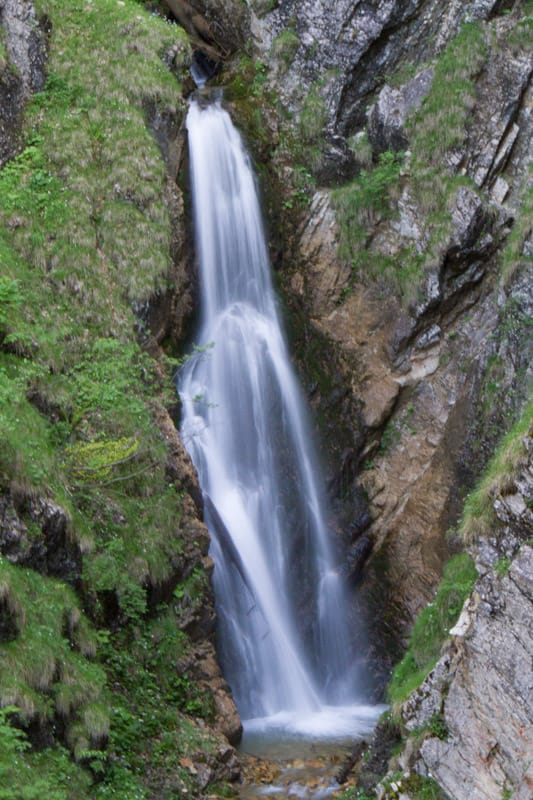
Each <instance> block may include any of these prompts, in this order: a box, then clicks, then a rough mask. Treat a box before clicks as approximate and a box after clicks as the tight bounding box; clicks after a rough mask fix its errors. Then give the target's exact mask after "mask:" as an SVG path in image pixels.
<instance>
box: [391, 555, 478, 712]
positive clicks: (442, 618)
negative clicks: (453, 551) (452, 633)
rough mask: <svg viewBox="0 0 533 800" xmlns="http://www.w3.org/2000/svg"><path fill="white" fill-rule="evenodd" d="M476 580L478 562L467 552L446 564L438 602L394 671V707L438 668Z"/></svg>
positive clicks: (425, 614)
mask: <svg viewBox="0 0 533 800" xmlns="http://www.w3.org/2000/svg"><path fill="white" fill-rule="evenodd" d="M476 578H477V571H476V568H475V566H474V562H473V561H472V559H471V558H470V556H469V555H467V554H466V553H462V554H460V555H457V556H454V557H453V558H451V559H450V561H448V563H447V564H446V566H445V568H444V573H443V576H442V580H441V583H440V585H439V588H438V590H437V594H436V596H435V599H434V601H433V602H432V603H430V604H429V605H428V606H426V608H425V609H424V610H423V611H422V612H421V614H420V616H419V617H418V619H417V620H416V622H415V624H414V627H413V631H412V633H411V637H410V640H409V647H408V650H407V652H406V654H405V656H404V657H403V659H402V661H400V663H399V664H398V665H397V666H396V667H395V668H394V673H393V676H392V680H391V683H390V686H389V697H390V700H391V702H392V703H393V704H394V705H399V704H401V703H403V702H404V701H405V700H406V699H407V697H408V696H409V695H410V694H411V692H412V691H414V689H416V688H417V686H419V685H420V683H421V682H422V681H423V680H424V678H425V677H426V675H427V674H428V673H429V672H430V670H431V669H432V668H433V667H434V666H435V664H436V662H437V661H438V658H439V656H440V652H441V648H442V645H443V643H444V641H445V640H446V637H447V635H448V631H449V630H450V628H451V627H453V625H454V624H455V622H456V621H457V618H458V617H459V614H460V611H461V609H462V607H463V603H464V601H465V600H466V598H467V597H468V595H469V594H470V592H471V590H472V587H473V585H474V583H475V581H476Z"/></svg>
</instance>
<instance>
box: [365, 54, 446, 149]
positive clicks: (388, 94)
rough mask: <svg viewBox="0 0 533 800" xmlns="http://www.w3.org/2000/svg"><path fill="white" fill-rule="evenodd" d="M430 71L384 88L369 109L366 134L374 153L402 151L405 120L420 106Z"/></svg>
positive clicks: (404, 139) (425, 91) (431, 77)
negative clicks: (405, 81)
mask: <svg viewBox="0 0 533 800" xmlns="http://www.w3.org/2000/svg"><path fill="white" fill-rule="evenodd" d="M433 74H434V70H433V69H432V68H428V69H425V70H422V72H419V73H418V75H416V76H415V77H414V78H413V79H412V80H410V81H409V82H408V83H406V84H405V85H404V86H401V87H400V88H399V89H393V88H391V87H390V86H387V85H386V86H384V87H383V89H382V90H381V92H380V93H379V95H378V99H377V102H376V103H375V104H374V105H373V106H372V107H371V109H370V111H369V112H368V136H369V139H370V141H371V143H372V147H373V149H374V150H375V151H376V152H378V153H382V152H384V151H385V150H405V149H406V148H407V147H408V139H407V135H406V133H405V130H404V125H405V120H406V119H407V116H408V114H409V113H412V112H413V111H416V110H418V109H419V108H420V106H421V105H422V101H423V99H424V97H425V96H426V95H427V93H428V91H429V88H430V86H431V81H432V80H433Z"/></svg>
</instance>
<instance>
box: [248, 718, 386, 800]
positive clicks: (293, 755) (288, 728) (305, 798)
mask: <svg viewBox="0 0 533 800" xmlns="http://www.w3.org/2000/svg"><path fill="white" fill-rule="evenodd" d="M385 709H386V706H384V705H380V706H364V705H358V706H346V707H341V708H339V707H328V708H323V709H321V711H319V712H316V713H312V714H308V715H293V714H277V715H275V716H273V717H265V718H262V719H254V720H245V721H244V722H243V727H244V734H243V739H242V742H241V745H240V748H239V749H240V757H241V760H242V764H243V778H244V782H243V785H242V786H241V788H240V791H239V794H240V796H241V798H243V800H253V799H254V798H261V797H264V798H267V800H282V798H283V799H284V798H298V799H299V800H325V798H329V797H332V798H333V797H335V796H337V795H338V794H340V793H341V792H342V791H344V790H345V789H346V788H347V787H348V786H349V785H350V783H352V784H353V778H354V776H352V780H351V781H350V779H348V781H347V782H346V783H344V784H343V785H342V786H341V785H339V783H338V781H337V777H338V775H339V771H340V770H341V769H342V767H343V765H344V764H345V763H346V761H347V759H349V758H350V756H351V754H352V753H353V751H354V747H355V746H356V745H357V743H358V742H360V740H361V739H368V738H369V736H370V735H371V733H372V731H373V729H374V726H375V724H376V721H377V719H378V717H379V716H380V714H381V713H382V712H383V711H384V710H385Z"/></svg>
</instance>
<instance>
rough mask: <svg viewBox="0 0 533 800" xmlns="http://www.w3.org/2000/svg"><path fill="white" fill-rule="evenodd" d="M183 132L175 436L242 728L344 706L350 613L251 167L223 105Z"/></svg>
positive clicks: (349, 673)
mask: <svg viewBox="0 0 533 800" xmlns="http://www.w3.org/2000/svg"><path fill="white" fill-rule="evenodd" d="M187 128H188V136H189V153H190V164H191V168H190V169H191V184H192V195H193V203H194V220H195V235H196V247H197V255H198V262H199V273H200V276H199V277H200V292H201V304H200V314H201V320H200V328H199V332H198V334H197V337H196V341H197V345H198V346H197V347H196V349H195V352H194V353H193V354H192V356H191V357H190V359H189V360H188V361H187V362H186V363H185V365H184V366H183V367H182V369H181V370H180V373H179V376H178V390H179V394H180V397H181V401H182V410H183V412H182V428H181V433H182V437H183V440H184V442H185V445H186V447H187V449H188V451H189V453H190V455H191V457H192V460H193V462H194V465H195V467H196V469H197V471H198V476H199V481H200V486H201V489H202V492H203V496H204V510H205V520H206V523H207V526H208V528H209V531H210V534H211V540H212V545H211V555H212V558H213V560H214V563H215V569H214V575H213V582H214V590H215V597H216V607H217V617H218V651H219V656H220V659H221V663H222V667H223V670H224V674H225V676H226V679H227V680H228V683H229V684H230V686H231V688H232V690H233V693H234V697H235V699H236V703H237V707H238V709H239V712H240V714H241V717H243V718H244V719H245V720H246V719H252V718H263V717H273V716H275V715H279V714H289V715H293V716H294V715H295V716H300V717H309V715H312V714H315V713H317V712H320V711H321V710H323V709H324V708H325V707H331V706H341V705H343V704H344V705H346V704H349V703H352V702H353V701H354V696H355V688H354V668H353V653H352V652H351V648H350V644H349V628H348V624H347V619H346V613H347V612H346V607H347V603H346V600H345V597H344V588H343V584H342V580H341V578H340V576H339V575H338V574H337V571H336V568H335V557H334V553H333V548H332V544H331V537H330V535H329V532H328V528H327V525H326V523H325V519H324V516H325V513H324V498H323V496H322V489H321V478H320V475H319V471H318V469H317V465H316V457H315V453H314V452H313V445H312V436H311V434H310V430H309V425H308V421H307V412H306V408H305V403H304V402H303V398H302V396H301V393H300V389H299V387H298V384H297V381H296V378H295V375H294V373H293V370H292V367H291V364H290V359H289V354H288V352H287V346H286V343H285V341H284V337H283V333H282V328H281V325H280V319H279V314H278V311H277V307H276V299H275V294H274V291H273V286H272V280H271V275H270V266H269V260H268V254H267V250H266V244H265V236H264V231H263V225H262V217H261V209H260V206H259V200H258V196H257V192H256V186H255V179H254V175H253V171H252V168H251V164H250V159H249V157H248V155H247V153H246V150H245V148H244V146H243V143H242V140H241V138H240V136H239V134H238V132H237V130H236V129H235V127H234V126H233V124H232V122H231V119H230V117H229V115H228V113H227V112H226V111H225V110H224V109H223V108H222V106H221V103H220V100H219V99H218V100H214V101H213V100H212V101H210V102H208V103H206V102H205V101H201V100H193V101H192V102H191V105H190V109H189V113H188V118H187Z"/></svg>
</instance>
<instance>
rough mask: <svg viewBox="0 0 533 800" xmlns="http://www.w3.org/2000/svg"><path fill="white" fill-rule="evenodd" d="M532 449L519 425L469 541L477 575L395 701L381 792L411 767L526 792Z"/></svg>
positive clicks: (490, 792) (458, 784)
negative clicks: (395, 740) (444, 636)
mask: <svg viewBox="0 0 533 800" xmlns="http://www.w3.org/2000/svg"><path fill="white" fill-rule="evenodd" d="M532 453H533V448H532V440H531V438H530V436H527V435H526V436H525V437H524V438H523V440H522V442H521V444H520V456H519V462H520V463H519V465H518V469H517V471H516V472H515V473H514V475H513V477H512V480H511V481H510V482H509V481H508V482H507V483H506V485H505V486H502V485H500V487H499V488H498V489H493V490H492V492H491V511H492V513H491V517H490V522H489V523H488V525H489V527H490V529H489V530H488V531H487V533H486V535H485V536H483V537H482V538H481V539H480V541H479V542H478V543H477V544H476V546H475V560H476V567H477V570H478V572H479V576H480V577H479V579H478V581H477V583H476V585H475V587H474V590H473V593H472V595H471V596H470V598H469V599H468V600H467V602H466V603H465V606H464V608H463V611H462V613H461V616H460V617H459V619H458V621H457V623H456V624H455V625H454V627H453V628H452V629H451V631H450V639H449V641H448V642H447V644H446V646H445V648H444V649H443V654H442V656H441V658H440V660H439V661H438V663H437V664H436V666H435V668H434V669H433V670H432V671H431V672H430V674H429V675H428V677H427V678H426V679H425V680H424V682H423V683H422V684H421V685H420V687H419V688H418V689H417V690H416V691H415V692H414V693H413V694H412V695H411V696H410V697H409V699H408V700H407V702H406V703H405V704H404V705H403V707H402V710H401V714H402V719H403V723H404V724H405V727H406V729H407V731H408V732H410V736H408V738H407V744H406V746H405V748H404V751H403V753H402V755H401V756H400V757H399V758H398V762H397V766H398V767H399V768H400V769H401V770H402V773H403V776H402V778H400V779H399V780H398V781H397V786H398V791H397V792H396V793H395V791H392V790H390V788H387V789H386V790H384V791H383V792H382V796H383V797H387V798H392V797H396V796H397V794H398V793H400V792H402V791H403V790H405V789H407V796H408V797H409V796H411V793H410V792H409V790H408V787H409V781H410V774H411V773H412V772H415V773H416V774H418V775H422V776H431V777H432V778H433V779H434V780H436V781H437V782H438V784H439V785H440V786H441V787H443V789H444V790H445V791H446V793H447V794H448V795H449V796H450V797H452V798H454V800H463V798H473V799H474V800H500V798H501V797H506V796H509V797H513V798H517V800H525V799H526V798H528V797H530V796H531V791H532V788H533V772H532V766H531V758H530V754H531V749H532V747H533V740H532V734H531V731H532V729H533V713H532V708H531V679H532V673H531V663H532V641H533V637H532V632H533V631H532V627H531V624H532V623H531V620H532V610H533V608H532V604H533V591H532V590H533V549H532V548H531V534H532V532H533V515H532V513H531V502H532V492H533V472H532ZM437 721H438V724H437ZM402 786H403V789H402Z"/></svg>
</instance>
